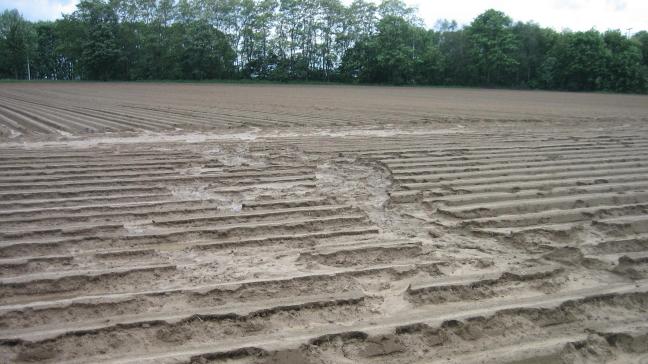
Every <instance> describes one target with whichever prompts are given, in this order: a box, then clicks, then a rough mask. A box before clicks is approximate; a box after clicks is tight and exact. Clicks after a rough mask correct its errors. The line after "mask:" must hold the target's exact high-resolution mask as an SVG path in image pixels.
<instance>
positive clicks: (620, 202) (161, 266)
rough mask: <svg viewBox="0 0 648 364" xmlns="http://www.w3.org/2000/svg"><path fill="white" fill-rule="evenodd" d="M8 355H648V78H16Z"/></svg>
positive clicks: (163, 358) (11, 125) (181, 359)
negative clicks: (647, 88) (628, 88)
mask: <svg viewBox="0 0 648 364" xmlns="http://www.w3.org/2000/svg"><path fill="white" fill-rule="evenodd" d="M0 361H1V362H11V363H13V362H16V363H30V362H45V363H61V362H64V363H98V362H106V363H264V364H270V363H306V364H320V363H336V364H337V363H385V364H386V363H511V364H513V363H645V362H646V361H648V97H646V96H627V95H626V96H619V95H603V94H568V93H548V92H523V91H520V92H516V91H497V90H470V89H429V88H396V87H345V86H288V85H286V86H271V85H262V86H259V85H255V86H253V85H219V84H198V85H196V84H155V83H150V84H148V83H140V84H135V83H125V84H119V83H104V84H101V83H98V84H93V83H30V84H27V83H24V84H22V83H19V84H0Z"/></svg>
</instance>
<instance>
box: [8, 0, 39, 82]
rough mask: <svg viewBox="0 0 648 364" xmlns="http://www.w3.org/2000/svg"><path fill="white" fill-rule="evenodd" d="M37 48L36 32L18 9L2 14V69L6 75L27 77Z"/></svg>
mask: <svg viewBox="0 0 648 364" xmlns="http://www.w3.org/2000/svg"><path fill="white" fill-rule="evenodd" d="M35 50H36V34H35V32H34V30H33V27H32V26H31V24H30V23H29V22H27V21H25V19H23V17H22V15H21V14H20V13H19V12H18V10H5V11H4V12H2V14H0V70H1V72H2V74H3V75H4V77H7V76H9V77H13V78H15V79H19V78H27V75H28V73H29V71H30V66H31V64H30V62H31V60H32V59H33V57H34V52H35Z"/></svg>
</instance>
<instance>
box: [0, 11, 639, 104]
mask: <svg viewBox="0 0 648 364" xmlns="http://www.w3.org/2000/svg"><path fill="white" fill-rule="evenodd" d="M347 4H348V5H345V4H344V3H342V2H341V0H81V1H80V2H79V3H78V4H77V8H76V11H75V12H73V13H72V14H69V15H65V16H64V17H63V18H62V19H59V20H56V21H54V22H37V23H31V22H28V21H25V20H24V19H23V18H22V16H21V15H20V14H19V13H18V12H17V11H15V10H8V11H4V12H3V13H2V14H1V15H0V77H2V78H17V79H24V78H27V77H29V74H30V73H31V77H32V78H38V79H59V80H70V79H93V80H156V79H191V80H204V79H223V78H252V79H268V80H282V81H284V80H318V81H344V82H362V83H386V84H429V85H466V86H487V87H513V88H538V89H557V90H578V91H616V92H636V93H643V92H646V91H647V89H648V32H646V31H641V32H638V33H636V34H635V35H634V36H632V37H631V38H629V37H627V36H625V35H623V34H622V33H621V32H619V31H607V32H604V33H601V32H598V31H596V30H590V31H586V32H570V31H565V32H562V33H558V32H556V31H553V30H551V29H548V28H543V27H541V26H539V25H538V24H535V23H522V22H517V23H516V22H514V21H513V20H512V19H511V18H510V17H508V16H507V15H506V14H504V13H502V12H499V11H496V10H493V9H491V10H487V11H485V12H484V13H482V14H480V15H479V16H477V17H476V18H475V19H474V20H473V22H472V23H470V24H468V25H466V26H463V27H461V26H458V24H457V23H456V22H454V21H448V20H444V21H440V22H438V23H437V25H436V26H435V27H434V29H426V28H425V27H424V26H423V22H422V20H421V19H420V17H419V16H418V11H417V10H416V9H415V8H411V7H409V6H407V5H406V4H405V3H404V2H403V1H402V0H383V1H382V2H381V3H379V4H374V3H373V2H371V1H369V0H354V1H353V2H351V3H347Z"/></svg>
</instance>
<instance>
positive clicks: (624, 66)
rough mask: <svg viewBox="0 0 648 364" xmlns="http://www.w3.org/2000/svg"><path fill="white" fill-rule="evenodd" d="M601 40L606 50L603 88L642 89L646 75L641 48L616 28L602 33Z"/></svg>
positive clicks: (619, 89) (629, 90)
mask: <svg viewBox="0 0 648 364" xmlns="http://www.w3.org/2000/svg"><path fill="white" fill-rule="evenodd" d="M603 41H604V42H605V47H606V48H607V50H608V53H607V54H606V57H605V59H606V61H607V64H606V77H605V81H604V88H605V89H607V90H610V91H616V92H642V91H644V90H645V89H646V75H645V73H644V69H643V66H642V54H641V48H640V47H639V46H638V45H637V44H636V42H633V41H632V40H630V39H628V38H626V37H625V36H624V35H622V34H621V32H620V31H618V30H614V31H608V32H606V33H605V34H603Z"/></svg>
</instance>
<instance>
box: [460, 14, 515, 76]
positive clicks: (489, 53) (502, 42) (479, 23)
mask: <svg viewBox="0 0 648 364" xmlns="http://www.w3.org/2000/svg"><path fill="white" fill-rule="evenodd" d="M512 24H513V21H512V20H511V18H509V17H508V16H506V15H505V14H504V13H502V12H500V11H497V10H493V9H490V10H487V11H486V12H484V13H482V14H481V15H479V16H478V17H477V18H476V19H475V20H474V21H473V22H472V23H471V24H470V26H469V27H468V28H467V32H468V37H469V39H470V41H471V44H472V48H473V57H474V58H473V62H475V64H476V65H477V68H478V69H479V78H480V79H481V83H483V84H486V85H503V84H507V83H510V80H511V79H512V78H513V75H514V72H515V69H516V67H517V66H518V64H519V62H518V61H517V60H516V58H515V55H516V53H517V52H518V44H517V42H516V40H515V36H514V34H513V29H512Z"/></svg>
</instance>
